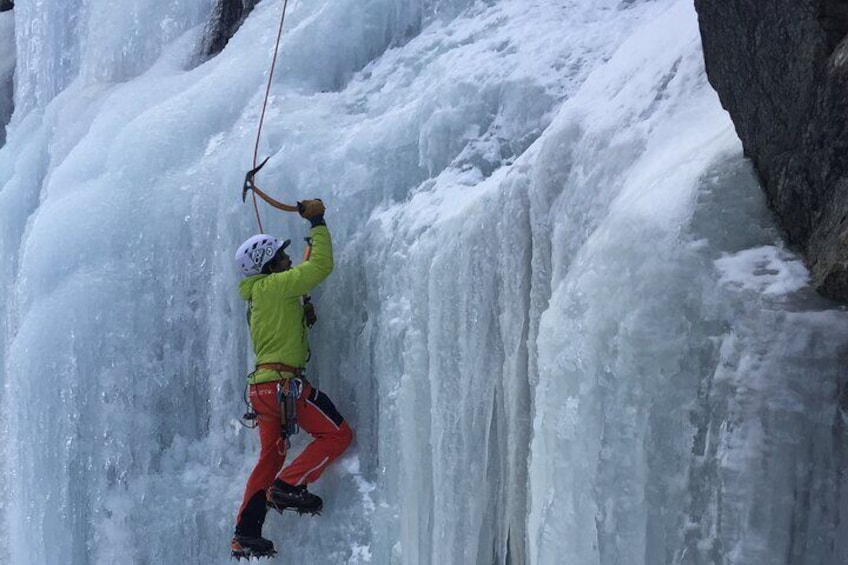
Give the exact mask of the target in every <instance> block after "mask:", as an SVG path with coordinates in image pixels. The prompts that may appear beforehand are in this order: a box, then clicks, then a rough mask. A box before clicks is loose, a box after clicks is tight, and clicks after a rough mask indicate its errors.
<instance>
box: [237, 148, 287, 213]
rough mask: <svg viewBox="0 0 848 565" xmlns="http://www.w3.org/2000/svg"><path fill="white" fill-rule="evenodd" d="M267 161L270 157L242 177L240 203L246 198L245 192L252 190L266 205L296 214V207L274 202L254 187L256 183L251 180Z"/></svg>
mask: <svg viewBox="0 0 848 565" xmlns="http://www.w3.org/2000/svg"><path fill="white" fill-rule="evenodd" d="M268 159H270V157H265V160H264V161H262V162H261V163H259V164H258V165H257V166H256V167H254V168H252V169H250V170H249V171H247V174H246V175H244V185H243V186H242V187H241V201H242V202H244V201H245V199H246V198H247V192H248V191H249V190H252V191H253V193H254V194H257V195H259V197H260V198H261V199H262V200H264V201H265V202H267V203H268V204H270V205H271V206H273V207H274V208H277V209H278V210H283V211H284V212H297V211H298V210H297V206H292V205H290V204H283V203H282V202H280V201H278V200H274V199H273V198H271V197H270V196H268V195H267V194H265V193H264V192H262V191H261V190H259V187H258V186H256V183H255V182H254V180H253V179H254V177H255V176H256V173H258V172H259V170H260V169H262V167H264V166H265V163H267V162H268Z"/></svg>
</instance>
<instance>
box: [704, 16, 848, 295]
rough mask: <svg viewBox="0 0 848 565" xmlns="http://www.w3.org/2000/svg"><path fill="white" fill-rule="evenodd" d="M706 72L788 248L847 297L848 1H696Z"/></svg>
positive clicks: (826, 290)
mask: <svg viewBox="0 0 848 565" xmlns="http://www.w3.org/2000/svg"><path fill="white" fill-rule="evenodd" d="M695 8H696V9H697V11H698V18H699V22H700V28H701V37H702V40H703V45H704V58H705V61H706V66H707V74H708V76H709V79H710V82H711V83H712V85H713V87H714V88H715V89H716V90H717V91H718V94H719V97H720V98H721V102H722V105H723V106H724V107H725V109H727V111H728V112H729V113H730V116H731V118H732V119H733V122H734V124H735V125H736V130H737V132H738V134H739V137H740V138H741V139H742V144H743V146H744V148H745V153H746V154H747V155H748V157H750V158H751V159H752V161H753V162H754V165H755V167H756V169H757V171H758V173H759V175H760V177H761V179H762V182H763V185H764V187H765V189H766V191H767V193H768V197H769V200H770V202H771V204H772V207H773V208H774V210H775V212H776V213H777V215H778V216H779V218H780V220H781V223H782V224H783V226H784V228H785V230H786V233H787V236H788V239H789V241H790V243H791V244H793V245H796V246H798V247H799V248H800V249H801V250H802V251H803V252H804V254H805V257H806V259H807V264H808V266H809V268H810V270H811V272H812V274H813V282H814V284H815V285H816V287H817V288H818V289H819V290H820V292H822V293H823V294H824V295H826V296H829V297H831V298H834V299H837V300H841V301H846V302H848V41H843V39H844V38H845V35H846V32H848V0H773V1H771V2H763V1H762V0H695Z"/></svg>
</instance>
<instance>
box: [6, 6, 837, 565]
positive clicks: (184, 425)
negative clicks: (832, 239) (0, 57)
mask: <svg viewBox="0 0 848 565" xmlns="http://www.w3.org/2000/svg"><path fill="white" fill-rule="evenodd" d="M211 4H212V2H211V1H200V0H196V1H189V0H183V1H173V0H167V1H166V0H154V1H150V2H143V3H138V2H130V1H129V0H121V1H119V2H116V1H115V0H110V1H109V2H107V1H106V0H88V1H86V2H83V1H82V0H44V1H43V2H39V3H31V2H19V3H18V4H17V5H16V8H15V10H14V14H15V17H16V24H18V25H16V26H15V29H16V46H17V61H18V80H17V82H16V86H15V103H16V104H15V114H14V116H13V117H12V123H11V126H10V129H9V137H8V143H7V145H6V146H5V147H4V148H3V149H0V288H2V293H0V318H2V321H3V323H2V324H0V339H2V344H3V346H2V348H0V382H2V385H3V386H2V388H0V403H2V410H0V453H2V457H1V458H0V461H2V467H0V469H2V472H0V489H2V490H0V519H2V521H3V527H2V528H0V563H15V564H17V563H33V564H53V563H72V564H88V563H101V564H111V563H130V562H131V563H225V562H228V560H229V556H228V547H227V543H228V540H229V536H230V533H231V529H232V526H233V517H234V514H235V511H236V510H237V507H238V504H239V502H240V497H241V493H242V492H241V491H242V488H243V486H244V481H245V479H246V477H247V474H248V473H249V471H250V468H251V467H252V465H253V462H254V458H255V456H256V452H257V443H258V442H257V439H256V437H255V434H254V432H250V431H248V430H244V429H242V428H241V427H240V426H239V424H238V422H237V417H238V416H239V415H241V413H242V412H243V405H242V403H241V397H242V392H243V375H244V373H245V372H246V371H247V370H249V367H250V363H251V359H250V355H249V349H250V348H249V344H248V341H247V332H246V327H245V324H244V310H243V305H242V304H241V303H240V302H239V300H238V298H237V295H236V285H237V282H238V275H237V272H236V269H235V267H234V265H233V264H232V259H231V257H232V253H233V250H234V249H235V248H236V247H237V246H238V244H239V243H240V242H241V241H242V240H243V239H244V238H246V237H247V236H248V235H250V234H251V233H252V232H253V231H254V230H255V229H256V228H255V220H254V218H253V215H252V210H251V208H250V207H249V205H243V204H242V203H241V200H240V198H239V197H240V190H241V182H242V179H243V175H244V171H245V170H247V169H248V168H249V167H250V166H251V157H252V149H253V140H254V135H255V132H256V125H257V120H258V117H259V110H260V105H261V101H262V96H263V94H264V87H265V80H266V78H267V74H266V73H267V72H268V65H269V63H270V57H271V54H272V49H273V42H274V38H275V35H276V25H277V23H278V18H279V9H280V7H281V6H280V3H278V2H270V1H265V2H261V3H259V4H258V5H257V7H256V9H255V10H254V11H253V12H252V13H251V15H250V17H249V18H248V19H247V21H246V22H245V23H244V25H243V26H242V27H241V28H240V29H239V31H238V33H237V34H236V35H235V36H234V37H233V39H232V40H231V41H230V43H229V44H228V46H227V48H226V49H225V50H224V51H223V52H222V53H221V54H220V55H218V56H217V57H215V58H213V59H212V60H210V61H207V62H205V63H203V64H198V47H199V46H200V44H201V34H202V31H203V29H204V25H205V21H206V18H207V16H208V14H209V13H210V12H211V8H212V6H211ZM279 65H280V66H279V69H278V74H277V75H276V76H275V80H274V84H273V85H272V97H271V100H270V105H269V108H268V114H267V116H266V122H265V129H264V130H263V137H262V141H261V144H260V150H259V153H260V156H265V155H270V156H271V160H270V161H269V163H268V165H267V166H266V167H265V169H263V171H262V172H261V173H260V175H259V177H258V178H257V182H258V184H259V185H260V186H261V187H263V188H265V189H266V190H268V191H269V192H271V193H272V194H273V195H275V196H276V197H278V198H279V199H281V200H284V201H289V202H291V201H294V200H295V199H299V198H307V197H320V198H323V199H324V201H325V202H326V203H327V205H328V213H327V221H328V224H329V226H330V229H331V231H332V232H333V235H334V238H335V244H336V249H337V261H336V265H337V267H336V271H335V272H334V274H333V275H332V276H331V278H330V279H328V281H327V282H326V283H325V284H324V285H323V288H322V289H321V290H320V291H319V292H317V293H316V296H315V300H316V302H317V307H318V312H319V316H320V321H319V323H318V325H317V326H316V328H315V331H314V333H313V357H314V358H313V361H312V362H311V365H310V368H309V375H310V378H312V379H313V380H314V381H315V382H316V383H318V384H319V386H320V387H321V388H322V389H325V390H326V391H327V392H328V394H330V396H331V397H332V398H333V399H334V400H335V401H336V404H337V406H338V408H339V409H340V411H341V412H342V413H343V414H344V415H345V416H346V417H347V418H348V419H349V420H350V421H351V423H352V425H353V427H354V429H355V430H356V434H357V435H356V442H355V444H354V446H353V447H352V448H351V450H350V451H349V452H348V453H347V454H346V455H345V456H344V457H343V459H342V460H341V461H340V462H339V463H338V464H337V465H335V466H334V467H332V468H331V469H330V470H329V471H328V472H327V474H325V476H324V477H323V478H322V479H321V481H320V482H318V483H317V484H315V485H314V490H315V491H316V492H318V493H320V494H321V495H322V496H323V497H324V499H325V507H326V510H325V512H324V514H323V515H322V516H321V517H320V518H319V519H307V518H298V517H295V516H292V515H286V516H282V517H280V516H278V515H276V514H273V515H270V516H269V518H268V523H267V525H266V534H267V535H268V537H270V538H271V539H272V540H274V542H275V543H276V544H277V546H278V549H280V550H281V553H282V555H281V558H284V559H285V560H286V561H287V562H291V563H332V564H336V563H348V564H364V563H373V564H380V565H383V564H401V563H402V564H410V565H417V564H421V565H423V564H430V563H439V564H457V565H459V564H462V565H466V564H481V565H482V564H490V563H510V564H513V565H514V564H521V563H532V564H540V565H541V564H545V565H548V564H550V565H553V564H562V563H574V564H579V565H584V564H593V563H598V564H617V563H628V564H636V565H638V564H646V565H655V564H659V563H693V564H695V563H697V564H701V563H728V564H739V565H742V564H744V565H766V564H773V563H825V564H834V565H835V564H838V563H843V562H845V561H846V559H848V554H846V546H845V543H846V542H845V541H844V540H845V539H848V536H846V533H848V532H846V531H845V527H846V526H845V523H846V521H845V519H844V516H842V514H843V510H844V509H845V508H846V501H845V500H843V498H844V496H845V495H844V494H843V493H845V492H848V489H846V488H845V487H846V485H845V484H844V478H842V476H841V475H840V474H839V473H840V469H842V468H843V467H844V465H845V460H844V459H845V455H844V447H843V446H844V445H845V435H844V419H843V416H842V415H841V413H840V411H839V398H840V396H839V395H840V394H843V395H844V392H842V391H843V390H844V389H843V388H842V387H843V386H844V385H842V384H840V379H843V380H844V375H843V373H844V361H845V358H846V353H848V315H846V313H845V312H844V311H843V310H841V309H838V308H835V307H834V306H833V305H832V304H829V303H827V302H825V301H823V300H822V299H820V298H818V297H817V296H816V295H815V294H814V293H813V292H812V291H811V289H809V288H808V287H807V286H806V273H805V272H804V271H803V267H802V266H801V264H800V262H799V259H798V258H797V257H796V256H795V255H793V254H792V252H791V251H788V250H786V249H784V247H783V246H782V245H781V242H780V235H779V232H778V231H777V230H776V229H775V227H774V223H773V220H772V218H771V216H770V215H769V213H768V212H767V209H766V205H765V202H764V199H763V197H762V195H761V190H760V188H759V187H758V186H757V183H756V180H755V177H754V175H753V173H752V171H751V170H750V167H749V165H748V164H747V163H746V162H745V161H744V160H743V157H742V155H741V146H740V144H739V142H738V140H737V139H736V137H735V134H734V131H733V127H732V124H731V123H730V121H729V119H728V117H727V116H726V114H725V113H724V112H723V111H722V110H721V108H720V106H719V103H718V100H717V97H716V96H715V94H714V93H713V91H712V90H711V89H710V87H709V85H708V83H707V81H706V78H705V75H704V70H703V66H702V56H701V51H700V42H699V37H698V28H697V20H696V16H695V13H694V10H693V8H692V6H691V5H690V3H689V2H687V1H684V0H654V1H629V2H628V1H624V2H623V1H621V0H615V1H612V0H591V1H590V0H579V1H575V0H546V1H528V0H498V1H487V2H472V1H467V0H455V1H450V0H428V1H426V2H417V1H415V2H414V1H410V0H356V1H354V0H333V1H325V0H316V1H311V2H303V1H297V0H295V1H292V2H290V3H289V13H288V16H287V21H286V32H285V35H284V40H283V45H282V50H281V59H280V62H279ZM263 222H264V224H265V229H266V231H270V232H272V233H275V234H280V235H281V236H284V237H291V238H293V239H294V240H295V242H296V243H297V244H300V242H299V239H298V238H299V236H298V234H304V235H305V233H306V226H305V225H304V222H303V221H302V220H300V219H299V218H297V217H295V216H292V215H286V214H279V213H273V212H271V211H270V210H268V209H267V208H264V209H263ZM301 245H302V244H301ZM295 253H297V250H295ZM304 441H305V438H303V437H298V438H296V440H295V441H294V447H295V450H297V449H299V448H301V447H302V446H303V445H304Z"/></svg>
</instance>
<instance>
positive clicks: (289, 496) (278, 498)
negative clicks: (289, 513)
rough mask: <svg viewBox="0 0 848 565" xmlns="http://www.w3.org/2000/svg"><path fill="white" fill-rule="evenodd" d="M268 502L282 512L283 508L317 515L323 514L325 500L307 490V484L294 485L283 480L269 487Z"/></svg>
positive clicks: (270, 506)
mask: <svg viewBox="0 0 848 565" xmlns="http://www.w3.org/2000/svg"><path fill="white" fill-rule="evenodd" d="M267 503H268V507H269V508H273V509H274V510H276V511H277V512H279V513H280V514H282V513H283V510H293V511H294V512H297V513H298V514H301V515H302V514H310V515H312V516H317V515H320V514H321V509H322V508H323V507H324V501H323V500H321V497H320V496H318V495H315V494H312V493H311V492H309V491H308V490H306V486H304V485H301V486H292V485H289V484H286V483H283V482H281V481H275V482H274V485H273V486H272V487H271V488H270V489H268V498H267Z"/></svg>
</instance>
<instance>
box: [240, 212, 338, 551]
mask: <svg viewBox="0 0 848 565" xmlns="http://www.w3.org/2000/svg"><path fill="white" fill-rule="evenodd" d="M297 208H298V211H299V212H300V215H301V216H302V217H304V218H306V219H307V220H309V222H310V223H311V224H312V228H311V229H310V232H309V235H310V237H311V239H312V250H311V254H310V256H309V258H308V259H307V260H306V261H304V262H303V263H301V264H299V265H298V266H296V267H292V262H291V259H290V258H289V256H288V255H287V254H286V247H288V245H289V243H290V240H286V241H280V240H278V239H276V238H274V237H272V236H270V235H265V234H259V235H254V236H253V237H251V238H250V239H248V240H247V241H245V242H244V243H243V244H242V245H241V247H239V249H238V251H237V252H236V262H237V263H238V266H239V269H240V270H241V272H242V274H243V275H244V277H245V278H244V279H243V280H242V281H241V284H240V285H239V293H240V294H241V297H242V298H243V299H244V300H246V301H247V303H248V322H249V325H250V335H251V338H252V341H253V348H254V351H255V353H256V371H254V372H253V373H251V374H250V375H249V378H248V384H249V395H248V396H249V400H250V404H251V406H252V409H253V410H254V411H255V415H256V419H257V420H258V427H259V439H260V445H261V451H260V452H259V461H258V462H257V463H256V467H254V469H253V472H252V473H251V474H250V478H249V479H248V481H247V487H246V488H245V491H244V499H243V501H242V504H241V508H239V511H238V517H237V518H236V528H235V535H234V536H233V539H232V542H231V546H232V554H233V556H234V557H237V558H241V557H247V558H250V557H257V556H273V555H274V554H275V553H276V551H275V549H274V543H273V542H272V541H270V540H267V539H265V538H263V537H262V525H263V524H264V522H265V514H266V512H267V509H268V507H271V508H274V509H275V510H277V511H279V512H282V511H283V510H285V509H289V510H294V511H296V512H298V513H300V514H303V513H310V514H317V513H319V512H320V511H321V508H322V506H323V501H322V500H321V498H320V497H318V496H317V495H315V494H313V493H311V492H309V491H308V490H307V488H306V487H307V485H309V484H311V483H313V482H314V481H316V480H317V479H318V477H320V476H321V474H322V473H323V472H324V470H325V469H326V468H327V466H328V465H329V464H330V463H332V462H333V460H335V459H336V458H337V457H338V456H339V455H341V454H342V452H344V450H345V449H346V448H347V446H348V445H349V444H350V442H351V439H352V438H353V432H352V431H351V429H350V427H349V426H348V424H347V422H345V420H344V418H342V416H341V415H340V414H339V412H338V410H336V407H335V406H334V405H333V402H332V401H331V400H330V398H329V397H328V396H327V395H326V394H325V393H323V392H321V391H319V390H318V389H317V388H315V387H314V386H312V385H311V384H310V383H309V382H308V381H307V380H306V379H305V378H304V367H305V365H306V361H307V357H308V354H309V352H308V343H307V331H308V328H307V320H306V317H307V316H306V310H307V309H305V308H304V304H303V303H302V301H301V297H302V296H303V295H305V294H306V293H307V292H309V291H310V290H312V289H313V288H315V287H316V286H317V285H318V284H319V283H320V282H321V281H323V280H324V279H325V278H327V276H328V275H329V274H330V272H331V271H332V270H333V246H332V241H331V239H330V232H329V231H328V230H327V226H326V224H325V223H324V204H323V203H322V202H321V201H320V200H305V201H303V202H299V203H298V206H297ZM287 402H288V403H289V404H287ZM287 406H288V407H289V409H288V410H286V408H287ZM292 406H293V407H294V410H293V411H294V412H295V413H296V418H297V424H298V425H299V427H300V428H302V429H303V430H305V431H306V432H308V433H309V434H310V435H312V437H313V439H312V442H311V443H310V444H309V445H308V446H307V447H306V448H305V449H304V450H303V452H302V453H301V454H300V455H299V456H298V457H297V458H296V459H295V460H294V461H292V462H291V463H289V464H288V465H287V466H286V467H284V468H282V469H281V467H283V464H284V463H285V459H286V449H287V430H286V425H287V422H286V420H287V418H291V417H292V414H290V412H291V411H292V409H291V407H292ZM289 431H291V430H289Z"/></svg>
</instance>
